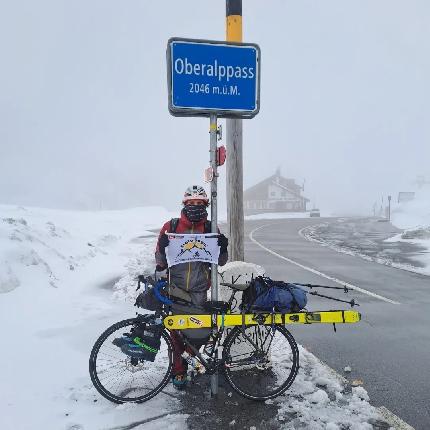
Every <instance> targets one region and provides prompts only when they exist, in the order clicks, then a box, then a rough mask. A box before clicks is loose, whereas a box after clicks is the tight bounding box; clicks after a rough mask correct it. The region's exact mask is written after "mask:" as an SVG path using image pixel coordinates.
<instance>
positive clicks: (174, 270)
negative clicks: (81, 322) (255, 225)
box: [155, 185, 228, 389]
mask: <svg viewBox="0 0 430 430" xmlns="http://www.w3.org/2000/svg"><path fill="white" fill-rule="evenodd" d="M182 204H183V209H182V211H181V216H180V218H179V220H176V222H175V225H174V231H171V229H172V224H173V221H174V220H170V221H167V222H166V223H165V224H164V225H163V227H162V228H161V231H160V235H159V237H158V242H157V247H156V250H155V261H156V264H157V266H156V270H157V271H163V270H165V269H167V259H166V252H165V249H166V247H167V246H168V245H169V239H168V237H167V235H166V232H170V233H173V232H176V233H209V232H210V230H209V228H208V227H209V226H210V224H209V225H208V223H209V221H207V217H208V213H207V207H208V206H209V199H208V196H207V194H206V192H205V190H204V188H203V187H201V186H199V185H192V186H190V187H188V188H187V189H186V190H185V193H184V197H183V199H182ZM208 230H209V231H208ZM218 232H219V229H218ZM218 245H219V246H220V255H219V258H218V264H219V265H220V266H223V265H224V264H225V263H226V262H227V259H228V253H227V246H228V239H227V238H226V237H225V236H224V235H223V234H221V233H220V234H219V237H218ZM210 270H211V265H210V264H209V263H204V262H200V261H195V262H189V263H182V264H177V265H175V266H172V267H171V268H170V269H169V279H170V284H172V285H175V286H176V287H177V288H180V289H181V290H184V291H186V292H187V293H189V295H190V297H191V301H192V303H193V304H195V305H202V304H203V303H204V302H206V300H207V290H208V289H209V288H210V283H211V275H210ZM170 337H171V339H172V343H173V369H172V375H173V376H172V382H173V385H174V387H175V388H178V389H183V388H184V387H185V385H186V382H187V379H186V371H187V363H186V361H185V360H184V359H183V358H182V356H181V354H182V353H183V352H184V349H185V346H184V344H183V342H181V340H180V338H179V337H178V335H177V333H176V332H175V331H172V332H171V334H170ZM189 352H191V351H189Z"/></svg>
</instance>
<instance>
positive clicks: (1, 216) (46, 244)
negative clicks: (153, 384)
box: [0, 206, 378, 430]
mask: <svg viewBox="0 0 430 430" xmlns="http://www.w3.org/2000/svg"><path fill="white" fill-rule="evenodd" d="M172 216H174V214H169V213H168V212H167V211H165V210H164V209H162V208H138V209H131V210H124V211H110V212H69V211H57V210H47V209H39V208H23V207H12V206H0V293H1V294H0V327H1V330H2V339H3V346H2V354H1V355H0V369H1V370H0V386H1V390H0V421H1V425H0V428H1V429H2V430H12V429H22V430H27V429H31V430H34V429H37V430H38V429H56V430H57V429H65V430H82V429H91V430H93V429H125V428H135V429H143V428H148V429H149V428H150V429H157V428H160V429H161V428H163V429H165V428H171V429H179V428H186V426H187V424H186V420H187V417H188V415H187V410H186V408H184V407H183V401H182V400H181V396H178V395H177V394H176V393H174V392H173V391H172V388H171V387H170V386H168V387H167V388H166V389H165V390H164V391H165V392H164V393H161V394H159V395H158V396H157V397H156V398H154V399H152V400H151V401H149V402H147V403H145V404H143V405H121V406H118V405H114V404H112V403H109V402H108V401H106V400H104V398H102V397H101V396H100V395H99V394H98V393H97V392H96V391H95V389H94V388H93V387H92V385H91V382H90V379H89V376H88V356H89V352H90V350H91V347H92V345H93V343H94V341H95V339H96V338H97V337H98V335H99V334H100V333H101V332H102V331H103V330H104V329H105V328H107V327H108V326H109V325H111V324H112V323H114V322H116V321H118V320H121V319H125V318H129V317H131V316H133V315H134V308H133V306H132V301H131V300H130V298H131V297H132V296H133V295H134V294H135V293H134V289H135V281H134V277H135V275H136V274H138V273H143V272H149V271H152V270H153V264H154V263H153V248H154V244H155V239H156V238H155V235H154V234H153V233H151V231H150V230H152V229H156V228H159V227H160V225H161V224H162V222H164V221H165V220H167V219H169V218H170V217H172ZM301 353H302V368H301V370H300V372H299V375H298V377H297V379H296V381H295V383H294V384H293V386H292V387H291V390H290V392H289V394H288V395H286V396H283V397H281V398H279V399H277V400H276V404H277V405H278V406H279V414H278V417H277V420H278V427H279V428H287V429H290V428H312V429H331V430H334V429H344V428H350V429H370V428H372V425H371V424H370V423H374V422H375V420H377V418H378V414H377V411H376V410H375V409H374V408H373V407H372V406H370V404H369V403H368V397H367V394H366V392H365V391H364V389H362V388H361V387H357V388H354V389H353V390H352V391H351V389H350V387H349V388H348V387H347V386H343V385H342V384H341V383H340V382H339V381H338V380H337V379H336V377H334V376H333V375H332V374H331V373H330V371H329V370H327V369H326V368H325V367H324V366H323V365H322V364H320V363H319V362H318V360H317V359H316V358H315V357H314V356H313V355H312V354H310V353H308V352H306V351H305V350H303V349H302V350H301ZM249 414H252V408H251V409H250V410H249ZM347 425H349V427H347ZM257 428H258V425H257Z"/></svg>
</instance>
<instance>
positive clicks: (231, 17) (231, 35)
mask: <svg viewBox="0 0 430 430" xmlns="http://www.w3.org/2000/svg"><path fill="white" fill-rule="evenodd" d="M226 17H227V23H226V24H227V25H226V29H227V37H226V39H227V41H228V42H242V0H226Z"/></svg>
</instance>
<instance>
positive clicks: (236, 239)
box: [226, 0, 245, 261]
mask: <svg viewBox="0 0 430 430" xmlns="http://www.w3.org/2000/svg"><path fill="white" fill-rule="evenodd" d="M226 30H227V31H226V33H227V34H226V39H227V41H229V42H242V0H226ZM226 125H227V169H226V170H227V181H226V183H227V225H228V237H229V250H228V253H229V258H230V260H231V261H235V260H236V261H244V259H245V252H244V219H243V156H242V120H241V119H227V124H226Z"/></svg>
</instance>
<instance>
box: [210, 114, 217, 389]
mask: <svg viewBox="0 0 430 430" xmlns="http://www.w3.org/2000/svg"><path fill="white" fill-rule="evenodd" d="M209 133H210V163H211V168H212V170H213V178H212V182H211V221H212V225H211V227H212V233H218V227H217V225H218V213H217V210H218V207H217V200H218V196H217V180H218V173H217V159H216V153H217V116H216V115H215V114H211V115H210V128H209ZM211 269H212V270H211V285H212V288H211V300H212V301H214V300H218V265H217V264H212V266H211ZM217 394H218V373H214V374H213V375H212V376H211V395H212V396H216V395H217Z"/></svg>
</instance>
